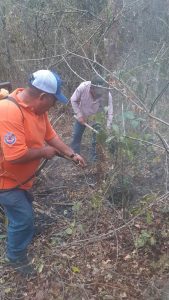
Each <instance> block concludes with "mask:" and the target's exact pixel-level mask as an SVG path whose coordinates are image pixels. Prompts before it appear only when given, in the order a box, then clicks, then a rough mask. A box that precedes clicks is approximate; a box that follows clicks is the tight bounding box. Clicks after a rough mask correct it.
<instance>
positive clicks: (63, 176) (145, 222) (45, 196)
mask: <svg viewBox="0 0 169 300" xmlns="http://www.w3.org/2000/svg"><path fill="white" fill-rule="evenodd" d="M70 121H71V120H70ZM64 122H65V119H63V120H61V121H60V123H59V126H60V128H61V127H62V125H63V124H65V123H64ZM70 133H71V126H65V127H64V130H62V136H63V138H64V140H65V141H66V142H68V143H69V141H70ZM88 144H89V135H87V136H86V137H85V139H84V143H83V148H82V152H83V154H84V155H85V156H86V157H88V147H89V145H88ZM146 153H147V152H146ZM147 155H149V154H147ZM140 159H141V158H140ZM164 164H165V158H164V157H161V156H160V159H157V155H156V154H154V158H153V159H151V163H150V164H146V163H145V162H142V165H141V167H140V169H139V171H138V170H137V172H136V171H135V170H134V171H131V174H132V178H133V181H132V184H131V185H129V188H128V190H126V188H125V189H121V188H120V187H119V186H118V188H117V186H115V185H114V184H113V181H112V182H111V183H110V181H108V179H109V177H107V176H108V175H107V174H108V173H109V174H111V176H113V175H112V174H114V173H115V172H117V170H115V169H114V161H113V159H112V158H111V159H110V158H106V159H105V160H104V159H103V160H102V161H101V163H96V164H91V163H88V166H87V168H86V169H85V170H81V169H79V168H77V167H76V166H75V165H74V164H73V163H72V162H70V161H66V160H63V159H62V158H57V157H56V158H55V159H54V160H52V161H50V162H48V164H47V165H46V166H45V168H44V170H43V171H42V172H41V175H40V177H39V178H38V179H37V180H36V183H35V186H34V188H33V194H34V198H35V201H34V209H35V214H36V225H37V226H38V227H40V228H41V230H42V232H41V234H40V235H39V236H38V237H35V238H34V240H33V243H32V244H31V246H30V249H29V253H30V255H32V256H33V257H34V265H35V267H36V269H37V272H38V275H37V276H36V277H35V278H29V279H27V278H23V277H21V276H20V275H19V274H17V273H16V272H15V271H13V270H12V269H10V268H8V267H6V266H5V264H4V248H5V239H4V238H3V237H4V236H3V234H4V233H5V231H4V230H3V232H2V234H1V235H0V236H1V239H0V243H1V251H0V255H1V256H0V260H1V266H0V275H1V276H0V287H1V288H0V300H8V299H10V300H17V299H20V300H32V299H33V300H55V299H56V300H64V299H65V300H67V299H68V300H111V299H112V300H121V299H127V300H145V299H146V300H167V299H169V288H168V286H169V263H168V262H169V253H168V246H169V209H168V201H169V193H168V192H167V190H166V184H165V178H166V177H165V171H164ZM107 182H109V184H107ZM112 186H113V188H112Z"/></svg>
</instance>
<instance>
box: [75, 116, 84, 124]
mask: <svg viewBox="0 0 169 300" xmlns="http://www.w3.org/2000/svg"><path fill="white" fill-rule="evenodd" d="M77 120H78V122H79V123H80V124H84V123H85V122H86V120H85V118H84V117H80V118H78V119H77Z"/></svg>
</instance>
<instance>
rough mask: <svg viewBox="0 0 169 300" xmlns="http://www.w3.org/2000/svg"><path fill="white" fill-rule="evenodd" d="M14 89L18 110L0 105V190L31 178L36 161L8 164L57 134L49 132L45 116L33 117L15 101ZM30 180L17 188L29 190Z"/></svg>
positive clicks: (12, 105) (4, 103)
mask: <svg viewBox="0 0 169 300" xmlns="http://www.w3.org/2000/svg"><path fill="white" fill-rule="evenodd" d="M22 90H23V89H21V88H19V89H16V90H15V91H14V92H13V93H12V94H11V96H12V97H13V98H15V99H16V101H17V102H18V104H19V105H20V108H21V110H22V112H23V115H22V113H21V111H20V109H19V108H18V106H17V105H16V104H15V103H13V102H12V101H9V100H7V99H4V100H1V101H0V189H9V188H12V187H15V186H17V185H19V184H20V183H22V182H24V181H25V180H27V179H28V178H29V177H31V176H32V175H33V174H35V172H36V170H37V168H38V166H39V164H40V159H34V160H32V161H29V162H24V163H15V164H14V163H11V161H13V160H15V159H19V158H21V157H22V156H23V155H24V154H26V152H27V151H28V149H31V148H37V149H38V148H41V147H43V146H44V143H45V141H46V142H47V141H49V140H51V139H52V138H54V137H55V136H57V133H56V132H55V131H54V129H53V128H52V126H51V124H50V121H49V119H48V114H47V113H44V114H42V115H40V116H38V115H36V114H35V113H34V112H33V111H32V110H31V109H30V108H29V107H28V106H27V105H26V104H24V103H23V102H22V101H20V100H19V97H18V94H19V92H20V91H22ZM32 183H33V180H31V181H29V182H27V183H26V184H24V185H22V186H21V187H20V188H22V189H29V188H31V186H32Z"/></svg>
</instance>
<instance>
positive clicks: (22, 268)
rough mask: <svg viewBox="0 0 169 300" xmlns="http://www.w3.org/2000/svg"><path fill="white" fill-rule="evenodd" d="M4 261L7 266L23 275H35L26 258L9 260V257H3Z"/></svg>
mask: <svg viewBox="0 0 169 300" xmlns="http://www.w3.org/2000/svg"><path fill="white" fill-rule="evenodd" d="M5 263H6V265H8V266H11V267H12V268H14V269H15V271H17V272H18V273H20V274H22V275H23V276H25V277H26V276H28V277H29V276H35V275H37V272H36V270H35V269H34V267H33V265H32V263H31V262H30V261H29V260H28V258H27V257H26V258H23V259H17V260H11V259H9V258H6V259H5Z"/></svg>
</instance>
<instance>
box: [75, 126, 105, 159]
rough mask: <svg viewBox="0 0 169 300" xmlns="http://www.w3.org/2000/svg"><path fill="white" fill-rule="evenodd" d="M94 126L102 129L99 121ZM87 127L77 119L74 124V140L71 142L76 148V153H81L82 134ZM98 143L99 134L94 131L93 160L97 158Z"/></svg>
mask: <svg viewBox="0 0 169 300" xmlns="http://www.w3.org/2000/svg"><path fill="white" fill-rule="evenodd" d="M92 127H93V128H95V129H96V130H98V131H99V130H100V124H98V123H95V124H94V125H93V126H92ZM85 128H86V126H85V125H83V124H81V123H79V122H78V121H76V122H75V124H74V128H73V135H72V142H71V144H70V146H71V148H72V149H73V150H74V152H75V153H78V154H80V146H81V140H82V136H83V133H84V131H85ZM96 145H97V134H96V133H95V132H93V134H92V141H91V159H92V160H95V159H97V151H96Z"/></svg>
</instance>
